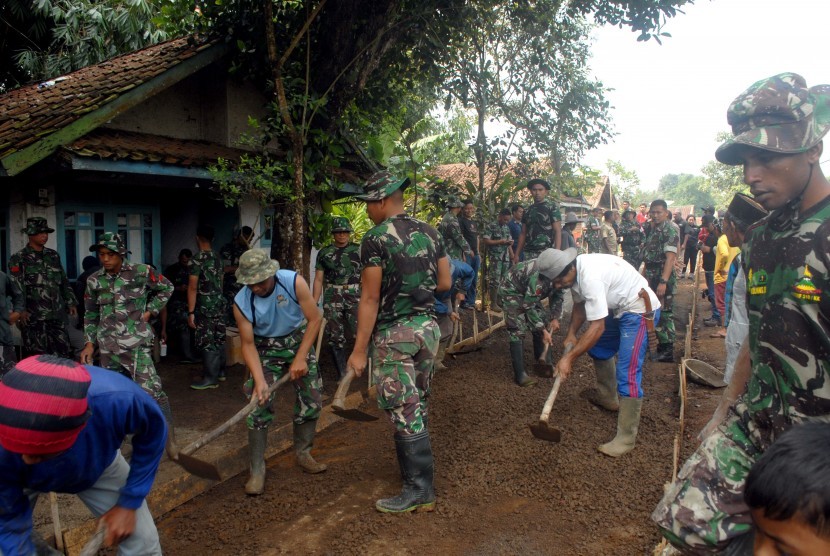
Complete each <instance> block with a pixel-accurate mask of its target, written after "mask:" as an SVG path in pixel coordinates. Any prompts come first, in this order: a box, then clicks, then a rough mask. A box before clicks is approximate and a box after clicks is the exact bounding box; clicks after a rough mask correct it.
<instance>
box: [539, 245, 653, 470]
mask: <svg viewBox="0 0 830 556" xmlns="http://www.w3.org/2000/svg"><path fill="white" fill-rule="evenodd" d="M550 275H551V276H556V278H554V280H553V285H554V287H556V288H557V289H562V288H571V291H572V292H573V300H574V307H573V314H572V317H571V324H570V327H569V328H568V333H567V336H566V337H565V345H568V344H573V345H574V348H573V350H571V351H570V352H569V353H566V354H565V355H563V356H562V358H561V359H560V360H559V363H558V364H557V365H556V372H557V373H558V374H559V376H561V377H562V379H563V380H564V379H565V378H567V377H568V374H570V372H571V366H572V365H573V361H574V360H575V359H576V358H577V357H579V356H580V355H582V354H583V353H586V352H587V353H588V355H590V356H591V359H593V360H594V368H595V369H596V373H597V396H596V397H595V399H593V400H591V401H592V402H593V403H595V404H597V405H599V406H600V407H603V408H604V409H607V410H609V411H619V415H618V417H617V435H616V437H615V438H614V439H613V440H612V441H611V442H608V443H606V444H603V445H601V446H600V447H599V451H600V452H602V453H603V454H606V455H608V456H611V457H619V456H621V455H623V454H625V453H628V452H630V451H631V450H632V449H633V448H634V442H635V440H636V438H637V429H638V427H639V423H640V409H641V408H642V403H643V389H642V378H643V361H644V360H645V355H646V351H647V349H648V334H647V325H648V323H647V321H648V320H649V319H654V321H655V323H656V322H657V321H658V320H659V318H660V310H659V307H660V301H659V300H658V299H657V295H655V293H654V292H653V291H652V290H651V289H650V288H649V287H648V282H647V281H646V279H645V278H644V277H643V276H642V275H640V273H639V272H637V270H636V269H635V268H634V267H633V266H631V265H630V264H628V263H627V262H626V261H625V260H624V259H622V258H620V257H617V256H615V255H606V254H601V253H594V254H589V255H580V256H578V257H577V252H576V249H566V250H565V251H560V252H557V260H556V262H555V269H554V270H552V271H551V272H550ZM585 321H588V328H587V329H586V330H585V332H584V333H583V334H582V335H581V336H579V337H578V338H577V336H576V333H577V331H579V329H580V328H581V327H582V325H583V324H584V323H585ZM615 356H616V358H617V360H616V364H615V362H614V357H615ZM618 394H619V395H618Z"/></svg>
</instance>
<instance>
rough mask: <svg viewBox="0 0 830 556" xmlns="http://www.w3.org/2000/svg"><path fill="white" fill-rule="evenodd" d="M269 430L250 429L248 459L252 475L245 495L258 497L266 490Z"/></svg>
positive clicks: (246, 484) (246, 485) (246, 486)
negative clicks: (266, 447) (266, 458)
mask: <svg viewBox="0 0 830 556" xmlns="http://www.w3.org/2000/svg"><path fill="white" fill-rule="evenodd" d="M267 444H268V429H248V457H249V458H250V468H249V470H250V474H249V475H248V482H247V483H245V494H250V495H252V496H257V495H260V494H262V492H263V491H264V490H265V446H266V445H267Z"/></svg>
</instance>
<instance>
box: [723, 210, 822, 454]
mask: <svg viewBox="0 0 830 556" xmlns="http://www.w3.org/2000/svg"><path fill="white" fill-rule="evenodd" d="M778 214H779V212H778V211H776V212H773V213H772V214H771V215H770V216H768V217H767V218H765V219H764V220H762V221H761V222H760V223H759V224H758V225H757V226H755V227H754V228H751V229H750V230H749V231H748V232H747V235H746V242H745V243H744V247H743V268H744V272H745V275H746V282H747V309H748V313H749V350H750V357H751V360H752V374H751V376H750V379H749V382H748V383H747V388H746V392H745V393H744V394H743V395H742V396H741V397H740V398H739V399H738V402H737V404H736V413H737V414H738V417H739V422H738V424H737V425H736V426H737V427H738V428H739V429H740V431H733V432H739V434H738V435H737V437H738V439H739V442H740V443H741V444H743V445H744V447H747V445H748V444H750V443H751V444H754V445H755V447H756V448H758V449H760V450H764V449H766V448H767V447H769V445H770V444H771V443H772V442H773V441H774V440H775V438H776V437H777V436H778V435H780V434H781V433H782V432H784V430H786V429H787V428H789V427H790V426H792V425H794V424H797V423H800V422H803V421H807V420H811V419H816V418H820V417H823V418H827V417H828V416H830V197H825V198H824V200H823V201H821V202H820V203H818V204H817V205H816V206H814V207H811V208H810V210H808V211H807V212H806V213H805V214H802V215H801V224H800V225H792V226H787V227H785V226H781V225H778V224H776V222H777V221H776V216H777V215H778ZM782 228H786V229H782Z"/></svg>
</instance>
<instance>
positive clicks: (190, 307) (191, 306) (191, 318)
mask: <svg viewBox="0 0 830 556" xmlns="http://www.w3.org/2000/svg"><path fill="white" fill-rule="evenodd" d="M187 280H188V281H187V325H188V326H189V327H190V328H196V315H194V314H193V313H194V311H196V288H197V287H198V285H199V277H198V276H193V275H191V276H190V277H189V278H188V279H187Z"/></svg>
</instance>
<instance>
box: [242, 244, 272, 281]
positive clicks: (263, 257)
mask: <svg viewBox="0 0 830 556" xmlns="http://www.w3.org/2000/svg"><path fill="white" fill-rule="evenodd" d="M279 269H280V263H278V262H277V261H274V260H271V257H270V256H269V255H268V252H267V251H265V250H264V249H249V250H248V251H245V252H244V253H242V256H241V257H239V266H238V267H237V268H236V281H237V282H238V283H240V284H245V285H250V284H259V283H260V282H262V281H263V280H267V279H268V278H270V277H271V276H273V275H274V274H276V272H277V271H278V270H279Z"/></svg>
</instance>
